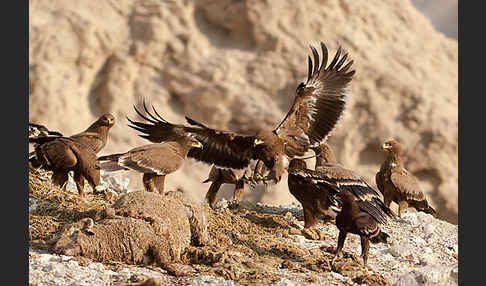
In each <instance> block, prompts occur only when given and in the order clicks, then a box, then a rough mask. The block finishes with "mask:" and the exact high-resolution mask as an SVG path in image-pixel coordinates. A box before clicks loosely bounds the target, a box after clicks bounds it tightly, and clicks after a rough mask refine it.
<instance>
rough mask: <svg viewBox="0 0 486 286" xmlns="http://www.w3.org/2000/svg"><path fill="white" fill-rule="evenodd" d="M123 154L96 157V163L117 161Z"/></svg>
mask: <svg viewBox="0 0 486 286" xmlns="http://www.w3.org/2000/svg"><path fill="white" fill-rule="evenodd" d="M123 154H125V153H118V154H111V155H106V156H101V157H98V161H118V158H120V156H122V155H123Z"/></svg>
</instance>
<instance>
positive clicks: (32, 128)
mask: <svg viewBox="0 0 486 286" xmlns="http://www.w3.org/2000/svg"><path fill="white" fill-rule="evenodd" d="M40 137H50V138H58V137H63V135H62V133H61V132H58V131H52V130H49V129H48V128H47V127H46V126H44V125H41V124H37V123H32V122H29V143H34V142H33V141H32V140H36V139H37V138H40ZM37 145H38V143H34V145H33V146H34V148H35V147H36V146H37ZM33 160H35V151H32V152H30V153H29V168H33V166H32V161H33Z"/></svg>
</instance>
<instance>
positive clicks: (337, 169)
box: [312, 142, 396, 219]
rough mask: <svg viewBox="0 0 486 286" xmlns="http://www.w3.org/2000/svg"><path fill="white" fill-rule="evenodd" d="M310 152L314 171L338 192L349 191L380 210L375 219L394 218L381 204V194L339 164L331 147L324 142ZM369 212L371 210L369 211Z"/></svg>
mask: <svg viewBox="0 0 486 286" xmlns="http://www.w3.org/2000/svg"><path fill="white" fill-rule="evenodd" d="M312 150H313V151H314V152H315V154H316V165H315V170H316V171H319V172H320V173H321V174H323V175H324V176H325V177H326V179H327V180H328V181H329V182H331V183H333V184H335V185H336V186H338V188H339V189H340V190H349V191H351V192H352V194H354V195H355V196H356V197H357V198H358V200H359V201H369V202H371V203H372V204H373V205H374V206H376V207H377V208H378V209H379V210H380V214H378V215H377V216H376V217H382V214H385V215H386V216H385V217H387V218H393V219H395V218H396V215H395V213H393V211H392V210H391V209H390V208H389V206H386V205H385V204H384V203H383V199H382V196H381V194H380V193H379V192H378V191H376V190H375V189H374V188H373V187H372V186H370V185H369V184H368V183H367V182H366V180H365V179H364V178H363V177H362V176H361V175H359V174H358V173H356V172H355V171H353V170H350V169H346V168H344V167H343V166H342V165H341V164H339V163H338V162H337V160H336V157H335V155H334V151H333V150H332V148H331V146H330V145H329V144H328V143H326V142H324V143H321V145H319V146H318V147H313V148H312ZM370 211H371V210H370Z"/></svg>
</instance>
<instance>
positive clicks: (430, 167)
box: [29, 0, 458, 223]
mask: <svg viewBox="0 0 486 286" xmlns="http://www.w3.org/2000/svg"><path fill="white" fill-rule="evenodd" d="M29 3H30V5H29V6H30V7H29V13H30V14H29V23H30V25H29V77H30V84H31V85H30V86H31V90H30V96H29V104H30V105H29V109H30V110H29V119H30V120H31V121H34V122H38V123H42V124H44V125H46V126H48V127H49V128H52V129H54V130H58V131H61V132H62V133H64V134H68V135H70V134H74V133H76V132H79V131H81V130H82V129H83V126H86V124H89V122H92V121H93V120H94V119H95V118H96V117H98V116H99V115H101V114H102V113H105V112H110V113H112V114H114V115H115V117H116V118H117V120H119V122H120V124H117V125H115V126H114V127H113V128H112V130H111V132H110V139H109V141H108V143H107V145H106V147H105V149H104V150H103V154H100V155H104V154H108V153H112V152H113V153H114V152H124V151H126V150H128V149H129V148H133V147H135V146H138V145H141V144H146V143H147V141H144V140H143V139H141V138H139V137H138V136H137V135H136V134H137V133H136V131H134V130H131V129H129V128H128V127H127V126H126V124H124V122H123V121H124V120H125V119H124V118H125V116H127V115H128V116H130V117H132V118H136V116H135V113H134V111H133V109H132V107H131V106H132V105H133V104H139V103H141V101H142V98H144V99H145V100H146V101H147V102H150V103H152V104H154V105H155V107H156V108H157V109H158V110H159V113H161V114H162V115H163V116H165V117H166V119H167V120H169V121H172V122H175V123H182V122H184V115H189V116H190V117H192V118H194V119H196V120H200V121H203V122H205V123H206V124H208V125H210V126H212V127H214V128H222V129H231V130H234V131H240V132H248V133H252V132H255V131H256V130H258V129H260V128H274V127H275V126H277V125H278V123H279V122H280V121H281V120H282V118H283V117H284V115H285V113H286V112H287V111H288V109H289V107H290V105H291V104H292V101H293V97H294V94H295V89H296V87H297V85H298V84H299V82H300V81H303V80H305V78H306V76H307V75H306V73H307V56H308V55H309V54H310V49H309V48H308V45H309V44H313V45H316V44H318V43H319V41H324V42H325V43H326V44H327V45H328V47H329V49H330V50H331V51H330V52H331V53H332V54H333V53H334V51H335V50H336V49H337V46H338V44H340V45H342V46H343V48H344V49H345V50H347V51H348V52H349V53H350V55H351V57H352V58H353V59H354V61H355V68H356V71H357V72H356V76H355V78H354V80H353V82H352V93H351V96H350V98H349V105H348V108H347V109H346V111H345V114H344V117H343V120H342V121H341V122H340V125H339V126H338V128H337V129H336V130H335V132H334V136H333V137H331V138H330V143H331V145H333V147H334V149H335V150H336V153H337V154H336V155H337V159H338V160H339V161H340V162H341V163H342V164H343V165H344V166H346V167H347V168H350V169H353V170H355V171H356V172H358V173H360V174H362V175H363V176H364V177H365V178H367V179H368V181H369V183H371V184H372V185H374V176H375V174H376V172H377V170H378V169H379V165H380V163H381V161H382V160H383V158H384V155H383V154H382V153H381V152H380V149H379V146H380V144H381V142H383V141H384V140H385V139H386V138H388V137H395V138H397V139H398V140H400V141H401V142H403V144H404V146H405V147H406V149H407V153H406V154H405V155H406V161H405V163H406V167H407V168H408V169H409V170H410V171H411V172H412V173H414V174H415V175H417V176H418V177H419V178H420V179H421V181H422V186H423V188H424V191H425V193H426V194H427V196H428V197H430V200H431V205H432V206H433V207H434V208H435V209H436V210H437V212H438V214H439V217H441V218H445V219H447V220H448V221H451V222H454V223H457V191H458V186H457V177H458V176H457V166H458V158H457V146H458V143H457V142H458V125H457V122H458V119H457V118H458V117H457V103H458V100H457V99H458V96H457V93H458V90H457V87H458V80H457V78H458V76H457V71H458V70H457V63H458V53H457V51H458V49H457V48H458V45H457V40H453V39H449V38H446V37H445V36H444V35H442V34H440V33H439V32H437V31H436V30H435V29H434V28H433V26H432V25H431V23H430V22H429V21H428V20H427V19H426V18H425V17H424V16H423V15H422V14H420V13H419V12H418V11H417V10H416V9H415V8H414V7H413V5H412V4H411V3H410V2H409V1H403V0H393V1H372V2H369V1H342V0H332V1H318V0H314V1H312V0H311V1H298V2H296V1H293V0H272V1H261V0H248V1H222V0H197V1H136V0H120V1H111V2H106V1H95V0H87V1H80V2H76V3H72V2H71V1H69V2H66V1H60V0H54V1H47V0H37V1H36V0H30V2H29ZM59 118H62V120H60V119H59ZM125 123H126V122H125ZM209 170H210V166H208V165H204V164H202V163H199V162H194V161H193V160H188V161H187V162H186V163H185V164H184V166H183V167H182V168H181V169H180V170H179V172H177V173H175V174H173V175H172V176H171V178H169V179H168V180H167V181H166V185H167V188H168V189H175V188H177V187H180V188H183V189H184V190H190V194H191V195H192V196H193V198H194V199H197V200H201V201H202V200H203V198H204V195H205V192H206V190H207V186H205V185H202V184H201V181H202V180H204V179H205V178H206V177H207V175H208V173H209ZM123 174H124V175H128V176H130V177H131V180H130V182H131V186H130V187H131V188H135V189H142V185H141V179H140V176H139V174H136V173H132V172H125V173H123ZM225 188H227V189H229V192H227V194H228V198H229V197H230V196H231V195H232V189H233V186H223V188H222V189H223V190H222V193H224V189H225ZM270 189H272V190H273V192H266V193H264V192H263V191H262V188H260V189H259V190H257V191H256V192H248V191H247V192H246V193H245V196H244V199H247V198H249V197H251V198H252V200H254V201H261V202H263V203H267V204H268V203H271V204H281V203H287V202H289V201H292V200H294V199H293V197H292V196H291V195H290V193H289V192H288V188H287V183H286V182H285V180H282V182H281V183H280V184H279V185H277V186H272V187H270ZM392 207H393V206H392Z"/></svg>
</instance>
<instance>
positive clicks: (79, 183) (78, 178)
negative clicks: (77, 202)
mask: <svg viewBox="0 0 486 286" xmlns="http://www.w3.org/2000/svg"><path fill="white" fill-rule="evenodd" d="M84 181H85V179H84V176H83V175H81V174H79V173H78V172H75V173H74V182H75V183H76V188H77V189H78V193H79V196H80V197H82V198H84V197H86V194H85V193H84Z"/></svg>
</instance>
